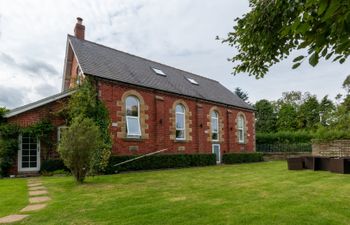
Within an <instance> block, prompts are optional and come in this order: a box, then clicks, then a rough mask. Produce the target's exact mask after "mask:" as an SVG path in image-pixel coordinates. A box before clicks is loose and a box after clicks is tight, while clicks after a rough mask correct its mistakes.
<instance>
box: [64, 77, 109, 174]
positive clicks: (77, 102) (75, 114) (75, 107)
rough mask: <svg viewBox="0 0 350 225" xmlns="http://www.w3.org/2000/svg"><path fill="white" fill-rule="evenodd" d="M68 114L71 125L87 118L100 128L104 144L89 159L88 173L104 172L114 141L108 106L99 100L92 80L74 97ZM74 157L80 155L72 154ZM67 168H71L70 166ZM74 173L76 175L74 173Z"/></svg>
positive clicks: (86, 80)
mask: <svg viewBox="0 0 350 225" xmlns="http://www.w3.org/2000/svg"><path fill="white" fill-rule="evenodd" d="M67 114H68V118H69V124H71V123H73V122H74V121H76V120H77V118H78V119H79V120H82V119H81V118H87V119H90V120H91V121H93V123H94V124H95V125H96V126H97V127H98V131H99V135H98V136H101V138H102V142H100V143H99V146H98V147H97V148H96V149H95V150H94V151H93V152H92V153H93V156H92V157H88V158H87V159H89V160H90V163H89V167H88V169H89V170H88V171H87V172H88V173H89V174H95V173H97V172H99V171H103V170H104V168H105V167H106V166H107V164H108V159H109V157H110V155H111V148H112V139H111V136H110V133H109V126H110V118H109V113H108V110H107V108H106V106H105V105H104V103H103V102H102V101H101V100H99V99H98V96H97V92H96V89H95V87H94V85H93V84H92V81H91V80H89V79H85V80H84V82H83V84H82V85H81V86H80V87H79V89H77V91H76V92H75V93H74V94H73V95H72V97H71V98H70V100H69V103H68V108H67ZM69 129H70V128H68V130H69ZM60 145H61V143H60ZM71 151H79V148H76V149H71ZM72 156H79V155H78V154H72ZM78 162H79V161H78ZM66 166H67V167H68V168H70V167H69V166H68V165H66ZM85 168H86V167H85ZM72 173H73V174H74V172H73V171H72ZM78 175H79V174H78Z"/></svg>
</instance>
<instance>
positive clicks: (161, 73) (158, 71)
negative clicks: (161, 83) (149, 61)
mask: <svg viewBox="0 0 350 225" xmlns="http://www.w3.org/2000/svg"><path fill="white" fill-rule="evenodd" d="M151 68H152V70H153V71H154V72H155V73H156V74H159V75H162V76H166V74H165V73H164V72H163V70H161V69H157V68H153V67H151Z"/></svg>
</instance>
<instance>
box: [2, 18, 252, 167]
mask: <svg viewBox="0 0 350 225" xmlns="http://www.w3.org/2000/svg"><path fill="white" fill-rule="evenodd" d="M74 33H75V36H70V35H68V38H67V47H66V57H65V64H64V74H63V80H62V93H59V94H57V95H54V96H51V97H48V98H45V99H43V100H40V101H38V102H34V103H31V104H28V105H25V106H22V107H19V108H16V109H13V110H11V111H10V112H9V113H8V114H7V115H6V117H7V120H8V121H9V122H10V123H17V124H19V125H20V126H28V125H30V124H33V123H36V122H38V121H40V120H41V119H43V118H49V119H50V121H51V122H52V123H53V124H54V126H55V127H56V129H57V132H55V134H53V135H52V138H53V140H54V142H55V143H57V142H58V139H59V136H60V134H59V133H60V130H61V128H64V127H65V119H64V118H63V117H61V116H59V115H58V113H57V112H58V111H59V110H60V109H62V107H63V106H64V105H65V104H66V102H67V98H69V96H70V95H71V94H72V93H73V92H74V91H72V88H75V87H76V86H77V85H79V82H80V81H81V80H82V79H84V77H86V76H89V77H91V78H93V79H94V80H95V82H96V83H95V84H96V87H97V91H98V97H99V98H100V99H101V100H102V101H103V102H104V103H105V104H106V106H107V108H108V110H109V114H110V118H111V122H112V125H111V127H110V131H111V135H112V138H113V149H112V151H113V154H115V155H130V154H144V153H149V152H153V151H156V150H160V149H163V148H168V151H167V152H166V153H167V154H169V153H171V154H176V153H182V154H193V153H215V154H216V155H217V161H218V162H220V160H221V157H222V154H224V153H229V152H253V151H255V128H254V123H255V118H254V111H253V108H252V107H251V106H250V105H248V104H247V103H245V102H244V101H243V100H241V99H240V98H239V97H238V96H236V95H235V94H233V93H232V92H230V91H229V90H228V89H226V88H225V87H224V86H222V85H221V84H220V83H219V82H217V81H215V80H211V79H208V78H205V77H202V76H198V75H195V74H192V73H189V72H186V71H183V70H179V69H176V68H173V67H170V66H167V65H164V64H161V63H157V62H154V61H151V60H148V59H144V58H141V57H138V56H134V55H131V54H128V53H125V52H121V51H118V50H115V49H112V48H109V47H106V46H103V45H99V44H96V43H93V42H90V41H87V40H84V37H85V27H84V25H82V20H81V19H80V18H78V22H77V24H76V26H75V29H74ZM19 140H20V142H19V151H18V162H17V165H16V168H14V170H16V171H19V172H27V171H29V172H33V171H38V170H40V162H41V161H43V160H46V159H48V158H51V157H57V153H56V151H55V149H56V146H57V144H55V145H53V146H50V147H48V146H43V144H42V143H41V141H40V140H37V139H35V138H33V137H28V136H25V135H21V136H20V138H19ZM14 172H15V171H14Z"/></svg>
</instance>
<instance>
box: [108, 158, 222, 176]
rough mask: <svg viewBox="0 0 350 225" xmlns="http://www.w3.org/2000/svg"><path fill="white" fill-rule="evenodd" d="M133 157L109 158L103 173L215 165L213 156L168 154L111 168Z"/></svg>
mask: <svg viewBox="0 0 350 225" xmlns="http://www.w3.org/2000/svg"><path fill="white" fill-rule="evenodd" d="M135 157H137V156H111V157H110V159H109V163H108V166H107V168H106V169H105V170H104V171H103V173H105V174H114V173H115V172H116V171H133V170H153V169H165V168H183V167H195V166H209V165H216V159H215V155H214V154H193V155H192V154H191V155H190V154H171V155H170V154H169V155H153V156H148V157H144V158H141V159H138V160H135V161H132V162H129V163H126V164H123V165H120V166H113V165H115V164H117V163H121V162H124V161H126V160H129V159H132V158H135Z"/></svg>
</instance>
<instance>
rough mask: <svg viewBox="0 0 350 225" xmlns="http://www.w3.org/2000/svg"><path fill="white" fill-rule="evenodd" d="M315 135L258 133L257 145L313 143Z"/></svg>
mask: <svg viewBox="0 0 350 225" xmlns="http://www.w3.org/2000/svg"><path fill="white" fill-rule="evenodd" d="M313 138H314V134H312V133H310V132H306V131H294V132H290V131H283V132H282V131H281V132H276V133H257V134H256V144H277V143H278V144H288V143H311V140H312V139H313Z"/></svg>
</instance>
